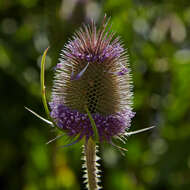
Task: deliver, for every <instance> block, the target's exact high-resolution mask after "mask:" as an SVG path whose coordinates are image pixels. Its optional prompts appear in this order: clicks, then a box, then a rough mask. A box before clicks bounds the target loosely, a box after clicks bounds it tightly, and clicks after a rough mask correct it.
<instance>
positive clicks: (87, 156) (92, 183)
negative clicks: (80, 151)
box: [84, 138, 100, 190]
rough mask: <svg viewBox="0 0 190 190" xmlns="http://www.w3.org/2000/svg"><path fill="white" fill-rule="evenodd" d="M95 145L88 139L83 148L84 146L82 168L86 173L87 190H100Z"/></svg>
mask: <svg viewBox="0 0 190 190" xmlns="http://www.w3.org/2000/svg"><path fill="white" fill-rule="evenodd" d="M96 148H97V147H96V144H95V142H94V141H93V140H92V138H90V139H89V140H88V141H87V142H86V144H85V146H84V161H85V163H84V166H85V168H86V170H87V171H86V172H87V176H86V177H87V187H88V190H98V189H100V187H99V185H98V182H99V179H98V174H97V173H98V169H97V165H98V163H97V160H98V157H97V156H96V152H97V149H96Z"/></svg>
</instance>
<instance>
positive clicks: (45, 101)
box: [40, 47, 50, 118]
mask: <svg viewBox="0 0 190 190" xmlns="http://www.w3.org/2000/svg"><path fill="white" fill-rule="evenodd" d="M48 49H49V47H48V48H46V50H45V51H44V53H43V56H42V60H41V73H40V79H41V96H42V102H43V105H44V109H45V112H46V114H47V116H48V118H50V112H49V109H48V105H47V100H46V92H45V82H44V81H45V74H44V73H45V59H46V55H47V51H48Z"/></svg>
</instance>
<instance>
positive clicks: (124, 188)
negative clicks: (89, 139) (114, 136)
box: [0, 0, 190, 190]
mask: <svg viewBox="0 0 190 190" xmlns="http://www.w3.org/2000/svg"><path fill="white" fill-rule="evenodd" d="M104 13H107V15H108V16H111V22H112V25H113V30H114V31H116V32H117V34H118V35H120V36H121V38H122V40H123V42H124V44H125V47H126V48H127V49H128V52H129V55H130V62H131V68H132V74H133V81H134V110H135V112H136V117H135V118H134V119H133V122H132V127H131V130H137V129H141V128H144V127H148V126H151V125H156V126H158V127H157V128H156V129H154V130H152V131H149V132H146V133H143V134H138V135H136V136H132V137H130V138H129V139H128V141H127V143H126V144H125V145H123V144H121V146H123V147H125V148H127V149H128V152H127V153H126V156H125V157H123V156H121V154H120V153H119V152H118V151H117V150H116V149H115V148H113V147H112V146H111V145H104V146H101V148H100V156H101V157H102V160H101V165H102V167H101V168H102V170H103V173H102V174H103V177H102V185H103V187H104V188H103V189H105V190H178V189H179V190H189V189H190V151H189V149H190V148H189V146H190V2H189V0H180V1H179V0H168V1H164V0H154V1H153V0H152V1H148V0H141V1H140V0H107V1H92V0H57V1H51V0H44V1H42V0H0V96H1V98H0V108H1V109H0V122H1V123H0V124H1V127H0V189H1V190H79V189H84V185H83V183H82V181H83V179H82V174H83V173H82V169H81V164H82V161H81V159H80V157H81V143H78V144H76V145H74V146H71V147H68V148H62V149H60V148H58V147H59V146H60V145H62V144H63V141H62V140H58V141H57V142H55V143H52V144H50V145H46V144H45V143H46V142H47V141H48V140H50V139H51V138H53V137H55V136H56V131H52V130H51V129H50V127H48V126H47V125H46V124H45V123H43V122H41V121H40V120H39V119H38V118H36V117H34V116H33V115H31V114H30V113H29V112H27V111H26V110H25V109H24V106H28V107H29V108H31V109H33V110H34V111H36V112H37V113H39V114H41V115H42V116H45V113H44V109H43V106H42V101H41V97H40V82H39V81H40V79H39V73H40V65H39V63H40V59H41V55H42V53H43V51H44V49H45V48H46V47H48V46H49V45H50V47H51V48H50V50H49V52H48V57H47V65H46V66H47V68H46V85H47V91H48V97H49V96H50V90H51V85H52V77H53V67H54V66H55V65H56V63H57V59H58V57H59V53H60V50H61V48H62V47H63V46H64V43H65V42H66V41H67V40H68V39H69V38H70V37H71V36H72V34H73V32H74V31H75V30H76V29H78V27H79V26H80V25H81V23H83V22H86V21H88V20H89V18H94V19H95V20H96V22H97V23H100V21H101V20H102V18H103V15H104Z"/></svg>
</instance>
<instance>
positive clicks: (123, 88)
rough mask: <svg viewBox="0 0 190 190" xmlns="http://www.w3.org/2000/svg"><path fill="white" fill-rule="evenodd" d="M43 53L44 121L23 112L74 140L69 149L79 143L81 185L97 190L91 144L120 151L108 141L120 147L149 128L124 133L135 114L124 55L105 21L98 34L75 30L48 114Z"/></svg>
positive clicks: (58, 72)
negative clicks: (120, 142)
mask: <svg viewBox="0 0 190 190" xmlns="http://www.w3.org/2000/svg"><path fill="white" fill-rule="evenodd" d="M46 53H47V49H46V51H45V52H44V55H43V57H42V62H41V89H42V99H43V103H44V107H45V110H46V112H47V115H48V117H49V120H50V121H49V120H46V119H44V118H42V117H41V116H39V115H37V114H36V113H35V112H33V111H32V110H30V109H28V108H27V109H28V110H29V111H30V112H32V113H33V114H35V115H36V116H38V117H39V118H41V119H42V120H44V121H45V122H47V123H48V124H50V125H51V126H55V127H57V128H58V129H59V130H61V131H62V132H63V133H64V134H66V135H67V136H69V137H70V138H71V139H75V140H74V142H73V143H76V142H78V141H80V140H81V139H84V141H83V142H84V146H83V149H84V151H83V152H84V165H83V168H84V170H85V175H84V176H85V177H86V179H85V183H86V184H87V188H88V189H89V190H95V189H100V186H99V182H100V180H99V176H100V174H99V169H98V168H97V165H98V163H97V160H98V157H97V156H96V153H97V144H101V143H102V142H107V143H110V144H112V145H113V146H116V147H117V148H119V149H120V150H124V149H123V148H121V147H119V146H117V145H116V144H115V143H114V142H113V141H114V139H120V140H122V141H125V139H126V137H127V136H130V135H132V134H136V133H139V132H142V131H146V130H149V129H151V128H153V127H149V128H145V129H141V130H138V131H134V132H128V130H129V128H130V125H131V119H132V118H133V117H134V115H135V113H134V112H133V111H132V98H133V93H132V81H131V74H130V68H129V59H128V55H127V51H126V50H125V49H124V47H123V44H122V43H121V41H120V38H119V37H117V36H115V34H114V33H113V32H112V31H111V27H110V26H109V22H108V19H106V17H104V19H103V22H102V24H101V26H100V27H99V28H98V29H97V27H96V25H95V23H94V22H93V21H92V22H91V24H89V25H84V26H83V27H81V28H80V29H79V30H78V31H77V32H76V33H75V34H74V35H73V37H72V39H70V40H69V41H68V43H67V44H66V45H65V46H64V48H63V50H62V52H61V56H60V59H59V62H58V64H57V66H56V69H55V75H54V80H53V88H52V95H51V100H50V102H49V106H50V111H49V108H48V106H47V101H46V97H45V86H44V63H45V57H46ZM58 137H60V136H58ZM58 137H57V138H58ZM55 139H56V138H55ZM55 139H53V140H55ZM53 140H52V141H53ZM50 142H51V141H50ZM73 143H72V144H73Z"/></svg>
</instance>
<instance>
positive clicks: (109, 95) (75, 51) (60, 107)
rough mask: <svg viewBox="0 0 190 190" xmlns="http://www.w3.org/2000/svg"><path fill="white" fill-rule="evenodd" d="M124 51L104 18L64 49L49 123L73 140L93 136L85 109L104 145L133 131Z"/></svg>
mask: <svg viewBox="0 0 190 190" xmlns="http://www.w3.org/2000/svg"><path fill="white" fill-rule="evenodd" d="M129 72H130V69H129V64H128V56H127V52H126V50H124V48H123V45H122V44H121V42H120V39H119V38H118V37H115V35H114V33H113V32H111V31H110V27H108V21H106V18H104V21H103V23H102V26H101V28H99V29H97V28H96V26H95V24H94V22H92V23H91V24H90V25H87V26H83V27H82V28H80V29H79V30H78V31H77V32H76V33H75V34H74V36H73V38H72V39H71V40H70V41H69V42H68V43H67V44H66V45H65V46H64V49H63V50H62V54H61V58H60V60H59V63H58V64H57V67H56V72H55V77H54V85H53V89H52V98H51V102H50V107H51V117H52V118H53V119H54V121H55V122H56V124H57V125H58V127H60V128H61V129H62V130H64V131H65V132H66V133H67V134H68V135H69V136H71V137H75V136H77V135H79V136H80V137H81V138H82V137H86V139H88V138H89V137H91V136H93V133H94V132H93V129H92V126H91V123H90V120H89V117H88V115H87V113H86V110H85V107H87V108H88V110H89V111H90V113H91V115H92V117H93V119H94V121H95V123H96V126H97V131H98V135H99V139H100V141H104V140H106V141H109V142H110V141H111V138H112V137H114V136H120V135H122V134H124V133H125V130H127V129H128V128H129V127H130V122H131V118H132V117H134V112H132V108H131V105H132V102H131V99H132V91H131V90H132V89H131V87H132V84H131V77H130V74H129Z"/></svg>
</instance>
